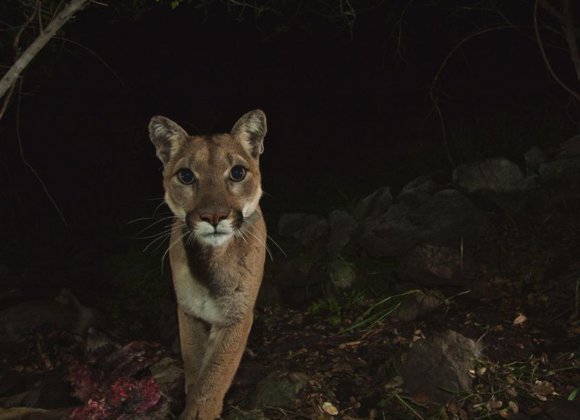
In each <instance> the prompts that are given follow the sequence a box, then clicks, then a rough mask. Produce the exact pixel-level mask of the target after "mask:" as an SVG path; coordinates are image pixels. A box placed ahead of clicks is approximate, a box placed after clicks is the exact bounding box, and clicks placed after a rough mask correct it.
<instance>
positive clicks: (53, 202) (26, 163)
mask: <svg viewBox="0 0 580 420" xmlns="http://www.w3.org/2000/svg"><path fill="white" fill-rule="evenodd" d="M21 89H22V80H21V81H20V83H19V89H18V104H17V106H16V139H17V140H18V151H19V152H20V158H21V159H22V162H23V163H24V165H26V167H27V168H28V169H29V170H30V172H32V174H33V175H34V176H35V177H36V179H37V180H38V182H39V183H40V185H41V187H42V189H43V190H44V194H46V196H47V197H48V199H49V200H50V202H51V203H52V205H53V207H54V208H55V210H56V212H57V213H58V215H59V217H60V220H62V223H63V224H64V225H65V226H68V223H67V221H66V219H65V217H64V215H63V213H62V211H61V210H60V208H59V207H58V204H56V201H55V200H54V198H52V195H50V192H49V191H48V188H47V187H46V184H45V183H44V181H43V180H42V178H41V177H40V175H39V174H38V172H37V171H36V169H34V167H33V166H32V165H31V164H30V163H29V162H28V161H27V160H26V157H25V156H24V149H23V148H22V138H21V137H20V99H21V98H22V92H21Z"/></svg>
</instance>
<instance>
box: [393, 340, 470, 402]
mask: <svg viewBox="0 0 580 420" xmlns="http://www.w3.org/2000/svg"><path fill="white" fill-rule="evenodd" d="M479 355H480V348H479V346H478V344H477V343H476V342H475V341H473V340H471V339H469V338H466V337H464V336H463V335H461V334H459V333H457V332H455V331H452V330H447V331H446V332H444V333H442V334H439V335H436V336H434V337H433V338H430V339H426V340H420V341H417V342H415V343H414V345H413V347H412V348H411V350H410V351H409V354H408V357H407V360H406V361H405V362H404V363H403V365H402V366H401V375H402V376H403V379H404V381H405V387H406V388H407V390H408V391H409V392H410V393H411V394H424V395H427V396H429V397H430V399H431V400H432V401H436V402H438V403H446V402H448V401H449V400H451V399H452V398H453V396H454V393H458V392H467V391H469V390H470V389H471V377H470V376H469V374H468V371H469V370H470V369H473V366H474V361H475V359H476V358H477V357H478V356H479ZM445 390H448V391H445Z"/></svg>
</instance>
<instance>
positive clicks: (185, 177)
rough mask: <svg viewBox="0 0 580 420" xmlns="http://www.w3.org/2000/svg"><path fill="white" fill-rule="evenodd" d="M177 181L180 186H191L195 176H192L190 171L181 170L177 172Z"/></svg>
mask: <svg viewBox="0 0 580 420" xmlns="http://www.w3.org/2000/svg"><path fill="white" fill-rule="evenodd" d="M177 179H179V182H181V183H182V184H185V185H189V184H193V181H195V175H193V172H192V171H191V169H187V168H181V169H180V170H179V171H177Z"/></svg>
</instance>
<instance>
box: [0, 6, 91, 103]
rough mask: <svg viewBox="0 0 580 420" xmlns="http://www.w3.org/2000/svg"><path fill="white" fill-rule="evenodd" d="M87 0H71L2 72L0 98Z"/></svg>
mask: <svg viewBox="0 0 580 420" xmlns="http://www.w3.org/2000/svg"><path fill="white" fill-rule="evenodd" d="M88 2H89V0H71V2H70V3H69V4H67V5H66V6H65V7H64V8H63V9H62V10H61V11H60V12H59V13H58V15H56V17H55V18H54V19H53V20H52V21H51V22H50V23H49V24H48V26H47V27H46V30H45V31H43V32H41V33H40V35H38V37H37V38H36V39H35V40H34V41H33V42H32V44H30V45H29V46H28V48H27V49H26V50H25V51H24V52H23V53H22V55H21V56H20V57H18V59H17V60H16V62H15V63H14V64H13V65H12V67H10V69H9V70H8V71H7V72H6V74H4V76H3V77H2V79H1V80H0V98H2V97H3V96H4V94H5V93H6V91H7V90H8V89H10V87H11V86H12V85H14V83H15V82H16V80H17V79H18V77H19V76H20V74H21V73H22V71H23V70H24V69H25V68H26V67H27V66H28V64H30V62H31V61H32V59H33V58H34V57H35V56H36V55H37V54H38V52H39V51H40V50H42V48H43V47H44V46H45V45H46V43H47V42H48V41H50V39H51V38H52V37H53V36H54V35H56V33H57V32H58V30H59V29H60V28H61V27H62V26H63V25H64V24H65V23H66V22H67V21H68V20H69V19H70V18H71V17H73V16H74V15H75V13H77V12H78V11H79V10H81V9H82V8H83V7H84V6H85V5H86V4H87V3H88Z"/></svg>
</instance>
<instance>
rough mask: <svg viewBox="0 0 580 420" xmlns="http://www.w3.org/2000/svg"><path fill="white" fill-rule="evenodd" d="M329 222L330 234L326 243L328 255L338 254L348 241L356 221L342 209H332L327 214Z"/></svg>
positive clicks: (356, 224) (354, 228) (334, 255)
mask: <svg viewBox="0 0 580 420" xmlns="http://www.w3.org/2000/svg"><path fill="white" fill-rule="evenodd" d="M328 220H329V222H330V236H329V238H328V242H327V244H326V251H327V253H328V255H329V256H331V257H336V256H338V255H339V254H340V253H341V251H342V250H343V248H344V247H345V246H346V245H347V244H348V243H349V242H350V238H351V236H352V234H353V232H354V231H355V230H356V228H357V226H358V222H357V221H356V220H355V219H354V217H352V216H351V215H350V214H349V213H347V212H346V211H343V210H334V211H332V212H331V213H330V214H329V215H328Z"/></svg>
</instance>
